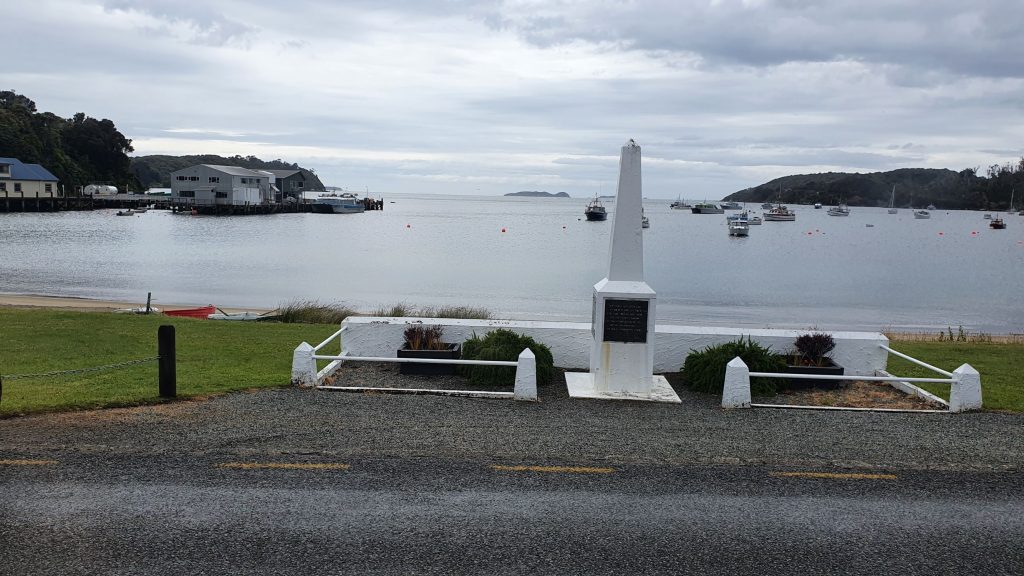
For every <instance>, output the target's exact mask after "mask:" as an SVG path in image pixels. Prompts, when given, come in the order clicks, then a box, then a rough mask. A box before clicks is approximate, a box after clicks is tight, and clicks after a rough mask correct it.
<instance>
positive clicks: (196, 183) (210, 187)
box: [171, 164, 276, 206]
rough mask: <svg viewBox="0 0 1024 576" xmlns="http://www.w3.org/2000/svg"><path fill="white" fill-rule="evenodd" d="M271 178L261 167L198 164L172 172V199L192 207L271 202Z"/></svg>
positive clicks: (272, 182)
mask: <svg viewBox="0 0 1024 576" xmlns="http://www.w3.org/2000/svg"><path fill="white" fill-rule="evenodd" d="M274 180H275V178H274V175H273V174H270V173H268V172H266V171H263V170H250V169H248V168H239V167H237V166H217V165H214V164H197V165H195V166H190V167H188V168H183V169H181V170H177V171H175V172H171V201H172V202H175V203H182V204H193V205H195V206H217V205H222V206H258V205H263V204H273V203H274V202H275V198H274V192H275V190H276V187H275V186H274Z"/></svg>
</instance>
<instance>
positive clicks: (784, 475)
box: [769, 472, 896, 480]
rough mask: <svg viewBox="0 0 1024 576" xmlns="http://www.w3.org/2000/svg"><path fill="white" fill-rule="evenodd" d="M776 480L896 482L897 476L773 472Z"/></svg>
mask: <svg viewBox="0 0 1024 576" xmlns="http://www.w3.org/2000/svg"><path fill="white" fill-rule="evenodd" d="M769 475H770V476H775V477H776V478H779V477H781V478H828V479H832V480H896V475H895V474H863V473H857V472H850V473H838V472H772V473H771V474H769Z"/></svg>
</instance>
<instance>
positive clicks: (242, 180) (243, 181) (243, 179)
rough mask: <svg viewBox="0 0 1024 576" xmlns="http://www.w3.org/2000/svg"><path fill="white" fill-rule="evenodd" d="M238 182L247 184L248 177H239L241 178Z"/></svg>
mask: <svg viewBox="0 0 1024 576" xmlns="http://www.w3.org/2000/svg"><path fill="white" fill-rule="evenodd" d="M239 182H241V183H242V184H248V183H249V179H248V178H241V179H239Z"/></svg>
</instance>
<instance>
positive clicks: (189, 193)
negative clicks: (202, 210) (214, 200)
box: [178, 190, 196, 198]
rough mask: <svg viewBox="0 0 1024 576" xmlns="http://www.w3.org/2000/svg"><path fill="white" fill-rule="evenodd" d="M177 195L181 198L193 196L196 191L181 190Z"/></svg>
mask: <svg viewBox="0 0 1024 576" xmlns="http://www.w3.org/2000/svg"><path fill="white" fill-rule="evenodd" d="M178 196H180V197H182V198H195V197H196V193H195V192H193V191H192V190H182V191H181V192H178Z"/></svg>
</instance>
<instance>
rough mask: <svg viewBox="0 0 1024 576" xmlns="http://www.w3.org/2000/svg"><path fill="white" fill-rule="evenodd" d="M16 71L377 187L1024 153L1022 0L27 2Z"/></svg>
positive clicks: (690, 189) (692, 181) (175, 141)
mask: <svg viewBox="0 0 1024 576" xmlns="http://www.w3.org/2000/svg"><path fill="white" fill-rule="evenodd" d="M3 4H4V7H3V21H4V23H5V25H4V32H3V36H5V37H6V38H5V40H4V42H3V52H4V54H5V58H3V64H2V66H0V88H2V89H12V90H15V91H16V92H19V93H21V94H24V95H26V96H28V97H29V98H32V99H33V100H35V101H36V103H37V105H38V107H39V109H40V110H42V111H50V112H54V113H56V114H59V115H61V116H65V117H70V116H71V115H73V114H74V113H75V112H85V113H86V114H88V115H90V116H95V117H98V118H110V119H111V120H113V121H114V122H115V123H116V124H117V126H118V128H119V129H120V130H121V132H123V133H124V134H125V135H126V136H127V137H129V138H131V139H132V140H133V141H134V147H135V154H136V155H145V154H175V155H177V154H200V153H213V154H222V155H234V154H242V155H249V154H252V155H255V156H259V157H260V158H263V159H274V158H281V159H284V160H287V161H289V162H298V163H299V164H301V165H303V166H307V167H311V168H313V169H315V170H316V172H317V173H318V174H319V175H320V176H321V178H322V179H323V180H324V182H325V184H328V185H335V186H343V187H345V188H347V189H352V190H360V191H362V190H365V189H369V190H370V192H371V194H373V193H375V192H377V193H382V194H386V193H388V192H436V193H454V194H501V193H505V192H513V191H517V190H548V191H552V192H555V191H566V192H569V193H570V194H572V195H573V196H586V195H592V194H595V193H604V194H610V193H613V192H614V187H615V181H616V174H617V162H618V154H619V148H620V147H621V146H622V144H623V143H624V142H625V141H626V140H628V139H629V138H634V139H636V141H637V142H638V143H639V144H640V145H641V146H642V148H643V170H644V195H645V196H648V197H662V198H675V197H676V196H678V195H682V196H683V197H685V198H690V199H698V200H700V199H704V198H707V199H715V198H721V197H722V196H724V195H726V194H729V193H731V192H734V191H736V190H740V189H743V188H746V187H748V186H753V185H757V184H760V183H762V182H764V181H766V180H770V179H771V178H774V177H777V176H782V175H786V174H797V173H810V172H825V171H857V172H874V171H883V170H890V169H893V168H900V167H930V168H951V169H954V170H961V169H963V168H967V167H975V166H981V167H982V168H984V167H986V166H988V165H990V164H994V163H1005V162H1009V161H1016V160H1018V159H1020V157H1021V156H1022V155H1024V2H1022V1H1021V0H968V1H964V0H835V1H824V0H822V1H814V0H701V1H697V0H666V1H653V0H651V1H644V0H633V1H630V0H621V1H619V2H605V1H598V0H592V1H586V0H504V1H503V0H490V1H488V0H449V1H430V0H422V1H421V0H353V1H347V2H345V1H330V0H290V1H288V2H280V1H278V0H255V1H245V2H243V1H230V0H201V1H197V0H107V1H102V0H6V1H5V2H4V3H3Z"/></svg>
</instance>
